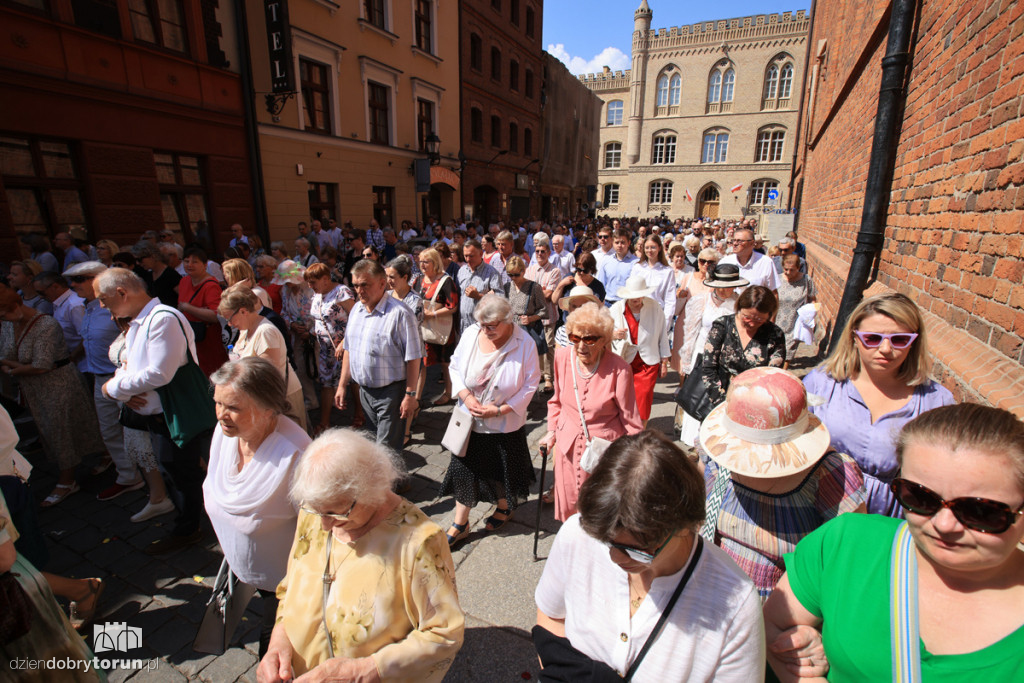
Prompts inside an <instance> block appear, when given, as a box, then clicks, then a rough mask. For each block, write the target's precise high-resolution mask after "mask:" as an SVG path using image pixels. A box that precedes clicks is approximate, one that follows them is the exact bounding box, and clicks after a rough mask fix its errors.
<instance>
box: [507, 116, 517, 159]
mask: <svg viewBox="0 0 1024 683" xmlns="http://www.w3.org/2000/svg"><path fill="white" fill-rule="evenodd" d="M508 151H510V152H515V153H516V154H518V153H519V125H518V124H515V123H510V124H508Z"/></svg>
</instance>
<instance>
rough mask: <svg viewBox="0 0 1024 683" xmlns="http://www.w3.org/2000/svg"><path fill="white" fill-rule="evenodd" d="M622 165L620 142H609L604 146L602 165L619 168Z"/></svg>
mask: <svg viewBox="0 0 1024 683" xmlns="http://www.w3.org/2000/svg"><path fill="white" fill-rule="evenodd" d="M620 166H622V143H621V142H609V143H608V144H607V145H605V146H604V167H605V168H619V167H620Z"/></svg>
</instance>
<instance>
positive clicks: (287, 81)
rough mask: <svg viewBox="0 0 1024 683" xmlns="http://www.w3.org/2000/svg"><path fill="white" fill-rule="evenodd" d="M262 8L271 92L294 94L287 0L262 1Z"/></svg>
mask: <svg viewBox="0 0 1024 683" xmlns="http://www.w3.org/2000/svg"><path fill="white" fill-rule="evenodd" d="M263 8H264V10H265V13H266V19H267V48H268V50H269V52H270V83H271V90H272V91H273V92H275V93H285V92H288V93H290V92H295V74H294V71H293V69H292V41H291V30H290V27H289V25H288V0H263Z"/></svg>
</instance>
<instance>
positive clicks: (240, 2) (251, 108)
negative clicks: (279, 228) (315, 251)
mask: <svg viewBox="0 0 1024 683" xmlns="http://www.w3.org/2000/svg"><path fill="white" fill-rule="evenodd" d="M235 29H236V32H237V34H238V42H239V44H240V47H241V52H242V55H241V57H242V59H241V62H242V63H241V65H240V66H241V68H240V69H239V71H240V72H241V77H242V96H243V99H244V102H243V103H242V106H243V107H244V108H245V109H244V112H245V137H246V143H247V145H248V147H249V179H250V180H251V182H252V189H253V193H254V194H255V195H256V196H255V197H254V199H255V201H254V202H253V208H254V209H255V214H256V234H258V235H259V236H260V241H261V242H263V247H264V248H265V249H266V250H267V253H269V252H270V227H269V225H268V224H267V197H266V193H265V192H264V188H263V170H262V169H263V161H262V159H261V158H260V143H259V132H258V130H257V128H256V124H257V120H256V100H255V98H256V93H255V90H254V89H253V84H252V51H251V50H250V48H249V19H248V17H247V15H246V8H245V0H235Z"/></svg>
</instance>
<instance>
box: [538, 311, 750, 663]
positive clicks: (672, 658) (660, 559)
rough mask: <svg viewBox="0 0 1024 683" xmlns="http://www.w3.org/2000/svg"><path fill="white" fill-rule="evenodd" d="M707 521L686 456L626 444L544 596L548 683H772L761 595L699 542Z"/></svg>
mask: <svg viewBox="0 0 1024 683" xmlns="http://www.w3.org/2000/svg"><path fill="white" fill-rule="evenodd" d="M587 305H588V306H589V305H591V304H587ZM581 310H582V309H581ZM570 319H571V317H570ZM703 520H704V486H703V484H702V482H701V476H700V473H698V471H697V468H696V466H695V465H694V464H693V462H692V461H691V460H690V459H689V458H687V457H686V456H685V455H684V454H683V452H682V451H681V450H680V449H679V448H678V447H677V446H676V445H675V444H673V443H672V442H670V441H669V440H668V439H667V438H666V437H665V436H663V435H661V434H659V433H657V432H653V431H644V432H641V433H640V434H637V435H635V436H624V437H622V438H620V439H618V440H617V441H615V443H613V444H612V445H611V447H609V449H608V450H607V451H606V452H605V454H604V456H603V457H602V458H601V460H600V462H598V464H597V467H596V468H595V469H594V473H593V474H592V475H591V477H590V478H589V479H588V480H587V481H586V483H584V484H583V487H582V489H581V490H580V497H579V514H578V515H573V516H572V517H570V518H569V519H568V521H566V523H565V524H564V525H562V528H561V529H560V530H559V532H558V536H557V537H556V538H555V542H554V544H553V545H552V547H551V553H550V554H549V556H548V559H547V562H546V564H545V566H544V573H543V575H542V576H541V579H540V583H539V584H538V585H537V590H536V592H535V595H534V597H535V600H536V603H537V626H535V627H534V629H533V639H534V645H535V646H536V648H537V653H538V655H539V656H540V660H541V665H542V666H543V668H544V674H542V680H559V681H578V680H590V681H606V680H620V677H622V676H625V675H627V672H629V673H632V674H633V675H632V680H637V681H666V682H673V683H675V682H682V681H710V680H715V681H737V682H739V681H742V682H743V683H749V682H750V681H761V680H764V666H765V665H764V655H765V653H764V632H763V631H764V626H763V624H762V620H761V609H760V602H759V601H758V598H757V592H756V591H755V590H754V586H753V584H752V583H751V581H750V579H749V578H748V577H747V576H746V575H745V574H744V573H743V572H742V571H740V569H739V568H738V567H737V566H736V564H735V563H734V562H732V560H730V559H729V558H728V557H727V556H726V554H725V553H724V552H723V551H722V550H721V549H720V548H717V547H715V546H714V545H712V544H710V543H706V542H704V541H703V540H702V539H701V538H700V536H698V534H697V529H698V527H699V526H700V523H701V522H702V521H703ZM648 646H649V647H648Z"/></svg>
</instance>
